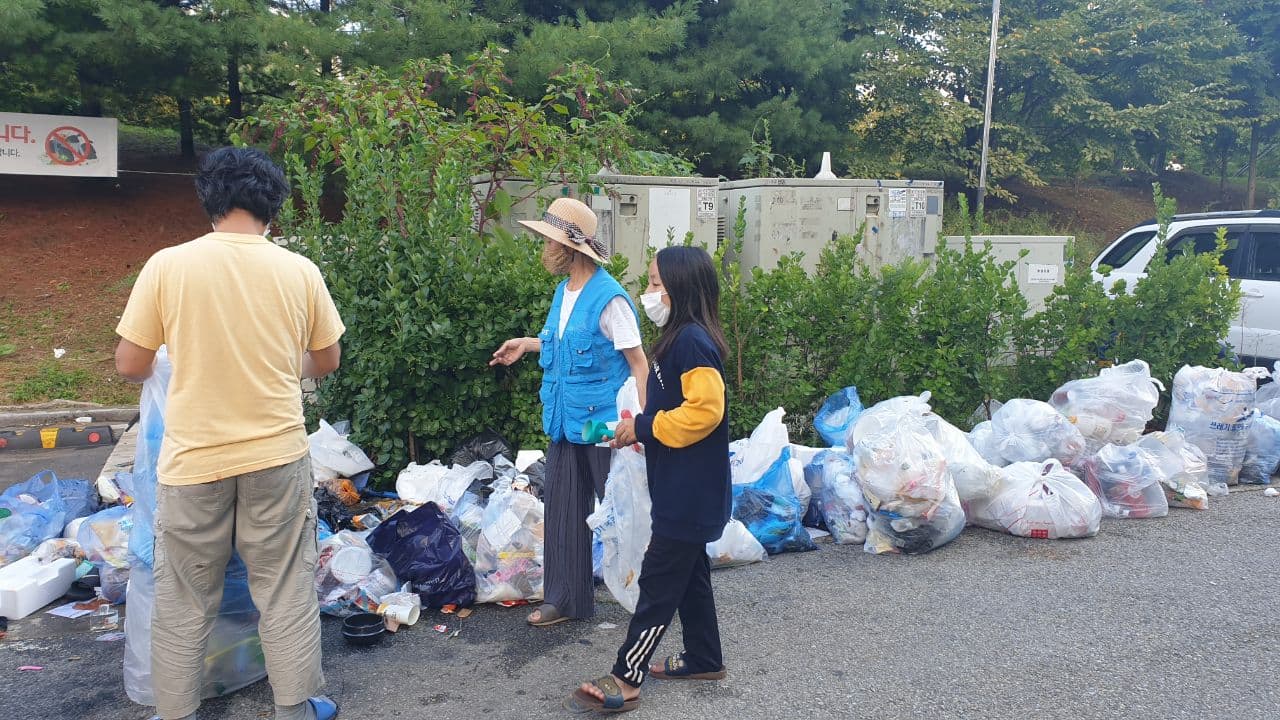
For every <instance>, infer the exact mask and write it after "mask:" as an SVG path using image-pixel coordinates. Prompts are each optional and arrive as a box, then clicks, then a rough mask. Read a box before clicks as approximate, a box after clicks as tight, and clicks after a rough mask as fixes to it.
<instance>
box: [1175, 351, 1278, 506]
mask: <svg viewBox="0 0 1280 720" xmlns="http://www.w3.org/2000/svg"><path fill="white" fill-rule="evenodd" d="M1256 391H1257V383H1256V382H1255V381H1254V379H1253V378H1252V377H1249V376H1248V375H1246V374H1244V373H1237V372H1231V371H1229V370H1223V369H1221V368H1207V367H1200V366H1196V367H1192V366H1190V365H1183V366H1182V369H1181V370H1179V371H1178V374H1177V375H1175V376H1174V378H1173V401H1172V404H1171V405H1170V407H1169V429H1170V430H1181V431H1182V434H1183V435H1184V436H1185V437H1186V438H1187V442H1189V443H1191V444H1193V445H1195V446H1197V447H1199V448H1200V449H1201V450H1203V451H1204V455H1205V458H1207V460H1208V462H1209V480H1208V482H1209V485H1210V492H1209V494H1210V495H1214V494H1221V493H1222V492H1223V491H1224V490H1225V487H1222V488H1216V489H1215V488H1214V486H1226V485H1235V484H1236V483H1238V482H1239V481H1240V468H1241V466H1242V465H1243V464H1244V455H1245V450H1246V446H1247V445H1248V442H1249V427H1250V426H1251V425H1252V424H1253V416H1252V411H1253V403H1254V395H1255V393H1256Z"/></svg>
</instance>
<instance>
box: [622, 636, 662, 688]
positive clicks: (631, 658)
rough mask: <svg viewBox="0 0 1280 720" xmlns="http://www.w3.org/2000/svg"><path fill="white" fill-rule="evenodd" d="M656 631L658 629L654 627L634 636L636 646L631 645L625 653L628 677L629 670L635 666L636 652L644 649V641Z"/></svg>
mask: <svg viewBox="0 0 1280 720" xmlns="http://www.w3.org/2000/svg"><path fill="white" fill-rule="evenodd" d="M657 630H658V627H657V626H656V625H655V626H654V627H651V628H649V629H648V630H644V631H642V632H641V633H640V634H639V635H637V636H636V644H635V645H632V646H631V649H630V650H628V651H627V657H626V661H627V670H628V672H627V675H628V676H630V675H631V673H630V670H631V669H632V668H634V667H635V666H636V651H638V650H639V649H640V648H642V647H644V644H645V639H646V638H647V637H648V636H649V635H652V634H653V633H655V632H657Z"/></svg>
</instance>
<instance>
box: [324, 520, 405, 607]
mask: <svg viewBox="0 0 1280 720" xmlns="http://www.w3.org/2000/svg"><path fill="white" fill-rule="evenodd" d="M319 550H320V554H319V556H318V557H317V559H316V576H315V583H316V595H317V596H318V597H319V599H320V612H321V613H324V614H325V615H333V616H335V617H347V616H350V615H354V614H356V613H361V612H377V611H378V604H379V603H380V602H381V601H382V597H383V596H384V595H387V594H388V593H392V592H395V590H396V574H395V571H394V570H392V569H391V563H389V562H388V561H387V559H386V558H385V557H382V556H380V555H378V554H376V553H374V551H373V549H372V548H370V547H369V543H367V542H365V539H364V538H363V537H361V536H360V534H358V533H355V532H352V531H351V530H340V531H338V532H337V533H334V534H333V535H332V536H331V537H329V538H328V539H326V540H325V541H324V542H322V543H320V544H319Z"/></svg>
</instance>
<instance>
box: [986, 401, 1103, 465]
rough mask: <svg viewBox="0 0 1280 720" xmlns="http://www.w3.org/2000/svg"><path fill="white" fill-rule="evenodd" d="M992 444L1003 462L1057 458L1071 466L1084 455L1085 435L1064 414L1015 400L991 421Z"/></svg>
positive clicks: (1050, 406)
mask: <svg viewBox="0 0 1280 720" xmlns="http://www.w3.org/2000/svg"><path fill="white" fill-rule="evenodd" d="M991 431H992V437H993V445H994V447H995V448H996V449H997V451H998V452H999V453H1000V457H1001V458H1003V459H1004V461H1005V462H1006V463H1015V462H1042V461H1044V460H1049V459H1050V458H1053V459H1057V460H1059V461H1061V462H1062V464H1063V465H1068V466H1070V465H1073V464H1075V462H1076V461H1077V460H1078V459H1080V458H1081V457H1082V456H1083V455H1084V452H1085V442H1084V436H1083V435H1081V434H1080V430H1079V428H1077V427H1076V426H1075V425H1072V424H1071V421H1070V420H1068V419H1067V418H1066V416H1065V415H1063V414H1062V413H1060V412H1058V411H1057V410H1056V409H1054V407H1053V406H1052V405H1050V404H1049V403H1046V402H1041V401H1039V400H1028V399H1025V398H1015V399H1013V400H1010V401H1009V402H1007V403H1005V404H1004V405H1002V406H1001V407H1000V409H999V410H997V411H996V413H995V416H994V417H992V418H991Z"/></svg>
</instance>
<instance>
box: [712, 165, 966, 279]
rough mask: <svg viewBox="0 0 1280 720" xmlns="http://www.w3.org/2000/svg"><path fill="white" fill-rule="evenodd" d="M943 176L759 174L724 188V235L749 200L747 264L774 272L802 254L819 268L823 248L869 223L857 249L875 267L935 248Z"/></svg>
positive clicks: (809, 265) (744, 255) (745, 239)
mask: <svg viewBox="0 0 1280 720" xmlns="http://www.w3.org/2000/svg"><path fill="white" fill-rule="evenodd" d="M942 190H943V187H942V181H940V180H842V179H833V180H820V179H810V178H758V179H754V180H739V181H736V182H728V183H724V184H722V185H721V186H720V223H721V234H722V237H723V234H724V232H726V231H728V232H732V229H733V227H734V224H735V222H736V220H737V214H738V207H739V203H740V202H742V201H745V203H746V205H745V207H746V232H745V233H744V235H743V238H742V256H741V258H740V261H741V263H742V266H743V269H744V270H748V269H750V268H753V267H759V268H762V269H764V270H771V269H773V268H774V267H777V264H778V260H779V258H781V257H783V256H784V255H788V254H791V253H795V252H800V253H803V254H804V256H803V258H802V260H801V263H802V264H803V266H804V267H805V269H806V270H808V271H809V272H812V271H813V270H814V269H815V268H816V267H817V265H818V258H819V256H820V255H821V253H822V249H823V248H824V247H826V246H827V244H828V243H830V242H831V241H832V240H834V239H835V238H836V237H839V236H841V235H856V234H857V232H858V229H859V228H862V242H861V244H860V245H859V248H858V252H859V254H860V255H861V256H862V259H863V261H864V262H866V263H867V264H868V265H869V266H871V267H873V268H877V267H880V266H882V265H887V264H892V263H895V262H898V261H900V260H902V259H904V258H907V257H915V258H918V257H921V256H922V255H923V254H924V253H925V252H926V251H932V250H933V249H934V248H935V247H936V246H937V242H938V237H939V235H940V234H941V232H942Z"/></svg>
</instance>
